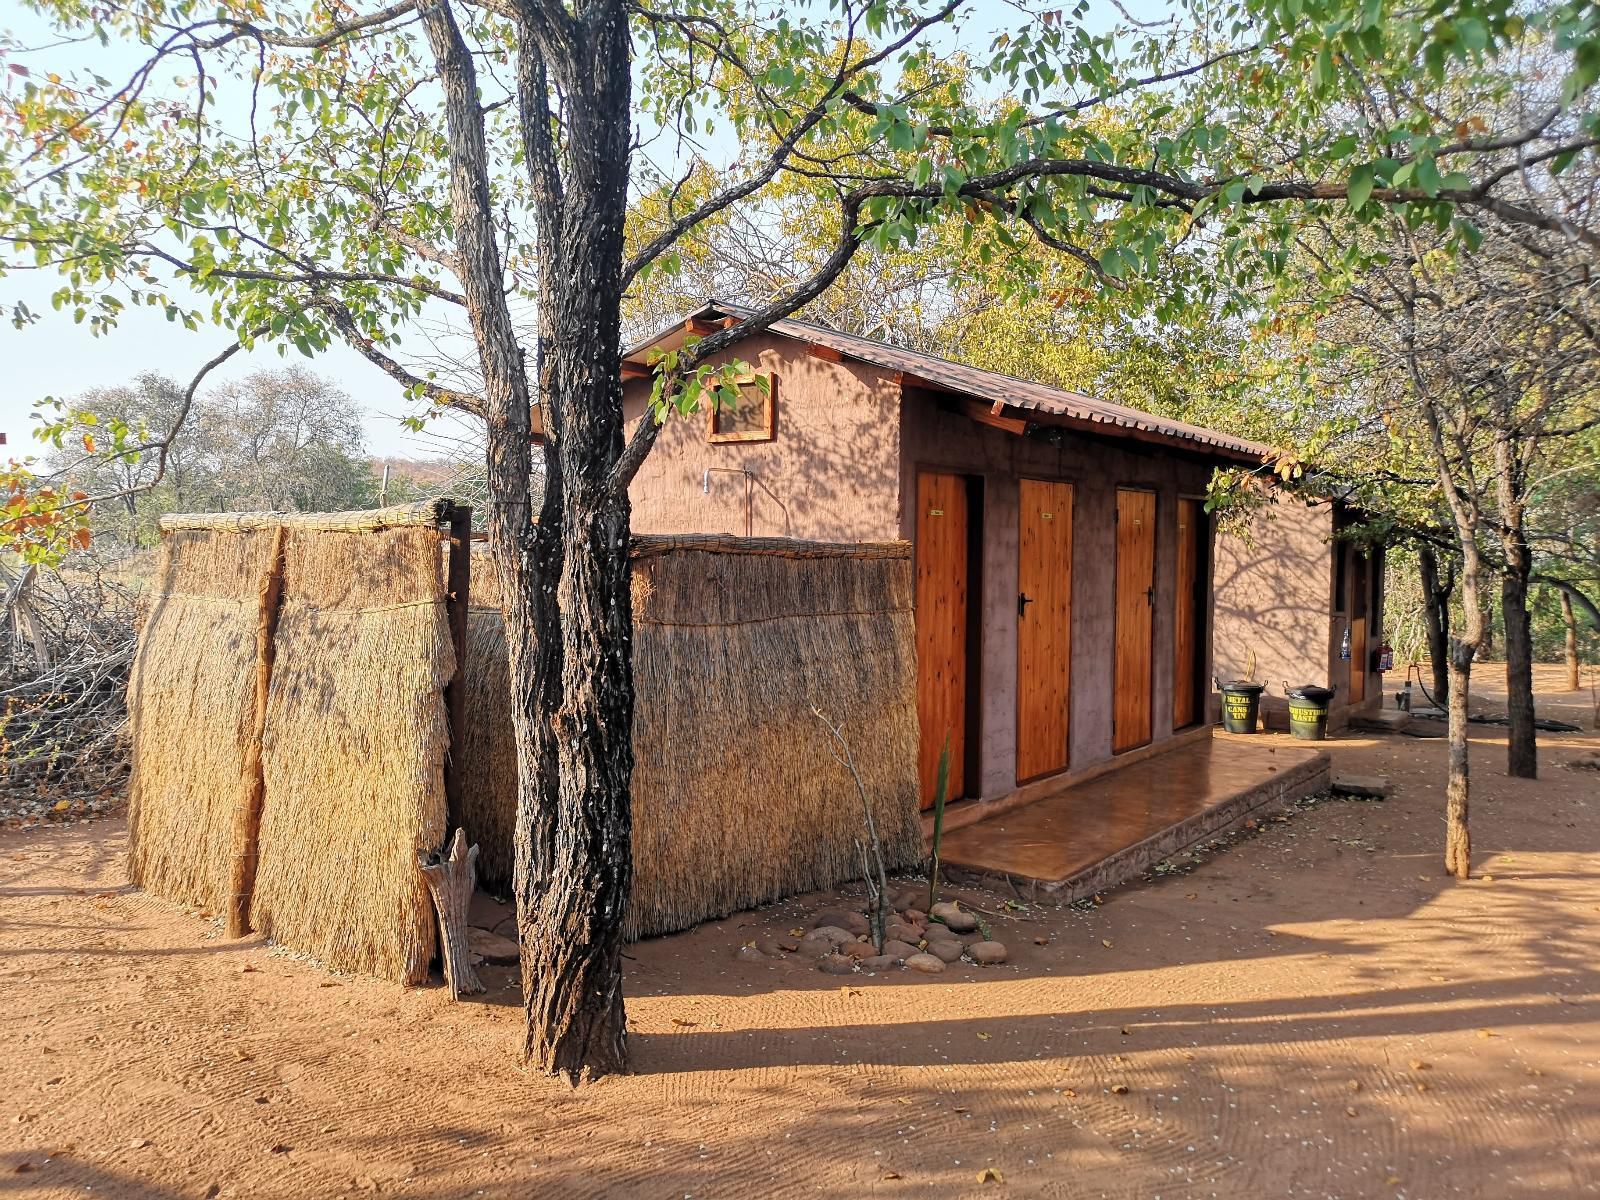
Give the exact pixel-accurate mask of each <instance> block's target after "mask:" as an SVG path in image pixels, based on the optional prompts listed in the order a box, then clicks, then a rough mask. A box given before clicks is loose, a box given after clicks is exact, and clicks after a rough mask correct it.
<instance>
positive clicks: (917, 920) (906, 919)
mask: <svg viewBox="0 0 1600 1200" xmlns="http://www.w3.org/2000/svg"><path fill="white" fill-rule="evenodd" d="M925 896H926V893H925V892H917V891H905V892H901V893H899V894H897V895H895V896H893V897H891V899H892V902H893V911H892V912H890V913H889V914H888V916H887V920H886V923H885V927H884V942H883V949H882V951H881V952H880V951H879V949H878V947H877V946H876V945H874V944H873V942H872V927H871V923H870V922H869V921H868V920H867V917H866V915H865V913H864V912H863V911H862V910H861V909H857V908H853V907H846V906H843V905H838V906H834V907H830V908H826V909H823V910H822V911H821V912H819V913H817V914H816V916H815V917H814V918H812V921H811V927H810V928H809V929H804V928H800V929H791V930H789V932H788V934H787V936H783V935H778V936H773V935H769V936H766V937H761V938H757V939H756V940H755V941H754V942H751V943H749V944H748V945H745V946H742V947H740V949H739V952H738V957H739V958H740V959H742V960H744V961H746V962H759V961H762V960H764V959H769V958H789V957H797V958H801V959H813V960H815V961H816V964H817V969H818V970H819V971H824V972H826V973H828V974H830V975H851V974H854V973H855V972H857V971H866V972H871V973H875V972H880V971H889V970H895V969H898V968H901V967H904V968H905V969H907V970H910V971H916V972H919V973H921V974H924V975H937V974H939V973H940V972H942V971H943V970H944V969H945V967H946V966H948V965H949V964H950V963H954V962H958V961H960V960H962V959H966V960H967V961H968V962H973V963H977V964H978V965H980V966H993V965H996V964H998V963H1003V962H1005V961H1006V948H1005V946H1004V945H1003V944H1002V943H1000V942H997V941H993V940H992V939H991V938H990V937H989V936H988V935H987V934H986V933H985V932H984V931H983V929H982V927H981V924H980V922H979V920H978V917H977V916H976V914H974V913H970V912H968V911H967V910H966V909H964V908H962V907H961V905H960V903H959V902H957V901H954V900H948V901H942V902H941V903H938V904H935V905H934V906H933V908H932V909H930V910H929V911H927V912H923V911H922V909H921V908H920V907H918V905H919V903H920V902H922V900H923V899H924V897H925Z"/></svg>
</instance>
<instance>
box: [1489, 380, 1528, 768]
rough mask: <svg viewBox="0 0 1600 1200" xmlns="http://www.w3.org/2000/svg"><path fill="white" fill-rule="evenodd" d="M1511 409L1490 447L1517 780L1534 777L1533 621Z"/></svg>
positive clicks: (1510, 745) (1510, 756) (1509, 743)
mask: <svg viewBox="0 0 1600 1200" xmlns="http://www.w3.org/2000/svg"><path fill="white" fill-rule="evenodd" d="M1514 429H1515V423H1514V422H1513V421H1512V419H1511V406H1510V404H1509V403H1508V402H1506V403H1503V405H1502V416H1501V428H1500V430H1499V431H1498V432H1497V434H1496V437H1495V445H1494V459H1495V493H1496V496H1497V499H1498V502H1499V504H1498V506H1499V509H1500V514H1499V515H1500V522H1499V533H1500V547H1501V550H1502V552H1503V554H1504V556H1505V560H1506V561H1505V570H1504V572H1503V573H1502V574H1501V576H1500V611H1501V616H1502V618H1503V619H1504V621H1505V640H1506V717H1507V719H1508V720H1509V721H1510V725H1511V731H1510V736H1509V737H1508V738H1507V739H1506V771H1507V773H1508V774H1510V775H1512V776H1513V777H1514V778H1517V779H1537V778H1538V776H1539V748H1538V740H1537V739H1538V734H1537V732H1536V730H1535V728H1534V723H1533V722H1534V706H1533V619H1532V617H1531V615H1530V614H1529V612H1528V588H1529V586H1530V583H1531V580H1530V576H1532V574H1533V551H1532V549H1530V547H1529V546H1528V534H1527V528H1526V524H1525V520H1524V513H1525V511H1526V507H1527V464H1526V460H1525V458H1524V454H1523V453H1519V450H1518V447H1517V446H1516V445H1515V444H1513V443H1514V434H1513V430H1514Z"/></svg>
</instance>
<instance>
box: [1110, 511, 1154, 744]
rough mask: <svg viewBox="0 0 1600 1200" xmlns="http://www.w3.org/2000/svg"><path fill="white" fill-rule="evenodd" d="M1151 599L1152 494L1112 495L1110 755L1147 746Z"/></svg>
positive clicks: (1151, 657)
mask: <svg viewBox="0 0 1600 1200" xmlns="http://www.w3.org/2000/svg"><path fill="white" fill-rule="evenodd" d="M1155 595H1156V494H1155V493H1154V492H1148V491H1144V490H1143V489H1140V488H1118V489H1117V607H1116V630H1115V635H1114V641H1115V659H1116V670H1115V672H1114V678H1113V680H1112V696H1111V749H1112V751H1113V752H1120V751H1123V750H1131V749H1133V748H1134V747H1135V746H1142V745H1144V744H1145V743H1146V742H1148V741H1149V740H1150V668H1151V666H1152V664H1153V661H1154V656H1153V655H1152V653H1151V648H1152V647H1151V641H1152V635H1153V630H1152V619H1151V618H1152V616H1153V615H1154V613H1155Z"/></svg>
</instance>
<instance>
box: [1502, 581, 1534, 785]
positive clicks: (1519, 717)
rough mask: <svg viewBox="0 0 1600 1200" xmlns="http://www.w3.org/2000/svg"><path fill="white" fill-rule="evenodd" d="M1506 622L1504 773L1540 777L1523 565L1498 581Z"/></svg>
mask: <svg viewBox="0 0 1600 1200" xmlns="http://www.w3.org/2000/svg"><path fill="white" fill-rule="evenodd" d="M1500 603H1501V609H1502V611H1503V613H1504V614H1505V623H1506V715H1507V717H1508V718H1509V720H1510V722H1511V735H1510V738H1509V740H1508V741H1507V744H1506V771H1507V772H1508V773H1509V774H1511V775H1512V776H1514V777H1516V778H1518V779H1537V778H1538V777H1539V750H1538V741H1537V736H1538V735H1537V733H1536V732H1535V729H1534V724H1533V721H1534V709H1533V621H1532V618H1531V617H1530V616H1529V614H1528V578H1527V571H1526V565H1525V563H1524V564H1520V565H1517V566H1513V565H1512V564H1509V563H1508V564H1507V567H1506V573H1505V575H1504V576H1503V577H1502V578H1501V581H1500Z"/></svg>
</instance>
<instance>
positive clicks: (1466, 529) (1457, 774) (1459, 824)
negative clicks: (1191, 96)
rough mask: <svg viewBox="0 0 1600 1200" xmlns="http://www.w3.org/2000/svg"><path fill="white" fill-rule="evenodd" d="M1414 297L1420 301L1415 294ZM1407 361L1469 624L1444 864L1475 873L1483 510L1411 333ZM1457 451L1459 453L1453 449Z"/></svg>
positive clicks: (1453, 664)
mask: <svg viewBox="0 0 1600 1200" xmlns="http://www.w3.org/2000/svg"><path fill="white" fill-rule="evenodd" d="M1408 299H1409V300H1410V301H1411V302H1412V303H1413V304H1414V303H1415V296H1414V294H1413V295H1412V296H1410V297H1408ZM1407 349H1408V356H1407V367H1408V369H1409V372H1410V375H1411V384H1412V388H1413V390H1414V391H1415V393H1416V396H1417V399H1418V401H1419V402H1420V405H1421V408H1422V415H1423V420H1424V422H1425V423H1426V425H1427V428H1428V446H1429V450H1430V451H1431V452H1432V457H1433V465H1434V470H1435V472H1436V473H1437V476H1438V479H1439V487H1440V490H1441V491H1443V493H1444V498H1445V503H1446V504H1447V505H1448V506H1449V509H1450V517H1451V521H1452V523H1453V524H1454V526H1455V533H1456V542H1457V546H1458V548H1459V550H1460V553H1461V609H1462V625H1463V628H1462V630H1461V632H1460V634H1459V635H1458V636H1452V637H1451V638H1450V703H1449V709H1448V712H1449V754H1448V762H1449V768H1448V769H1449V777H1448V780H1447V782H1446V784H1445V841H1444V868H1445V870H1446V871H1447V872H1449V873H1450V874H1451V875H1454V876H1455V877H1456V878H1457V879H1466V878H1468V877H1469V876H1470V875H1471V873H1472V835H1471V832H1470V828H1469V825H1468V799H1469V795H1470V792H1471V772H1470V756H1469V753H1468V751H1469V743H1468V736H1467V716H1468V711H1467V705H1468V702H1469V700H1470V698H1471V685H1472V660H1473V658H1474V657H1475V656H1476V655H1477V653H1478V652H1479V650H1480V648H1481V647H1482V646H1483V644H1484V639H1485V637H1486V635H1487V629H1488V621H1487V620H1486V618H1485V617H1484V613H1483V589H1482V588H1481V586H1480V584H1479V580H1480V578H1481V575H1482V569H1483V556H1482V554H1481V552H1480V549H1479V543H1478V536H1479V530H1480V528H1481V527H1482V525H1483V512H1482V509H1481V508H1480V506H1479V502H1478V491H1477V488H1476V486H1475V481H1474V480H1473V478H1472V458H1471V456H1470V454H1466V453H1463V452H1462V451H1463V449H1464V444H1463V440H1462V437H1461V427H1460V425H1459V424H1458V423H1457V422H1456V420H1455V417H1456V416H1457V414H1455V413H1452V412H1450V411H1448V410H1447V409H1446V408H1445V407H1444V405H1443V404H1441V402H1440V401H1439V399H1438V398H1437V397H1436V396H1435V395H1434V393H1433V391H1432V389H1431V388H1430V386H1429V381H1428V379H1427V376H1426V374H1425V373H1424V372H1423V371H1422V370H1421V368H1420V365H1419V362H1418V359H1417V356H1416V353H1415V347H1414V345H1412V343H1411V339H1410V336H1409V334H1408V336H1407ZM1452 451H1454V453H1452Z"/></svg>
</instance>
